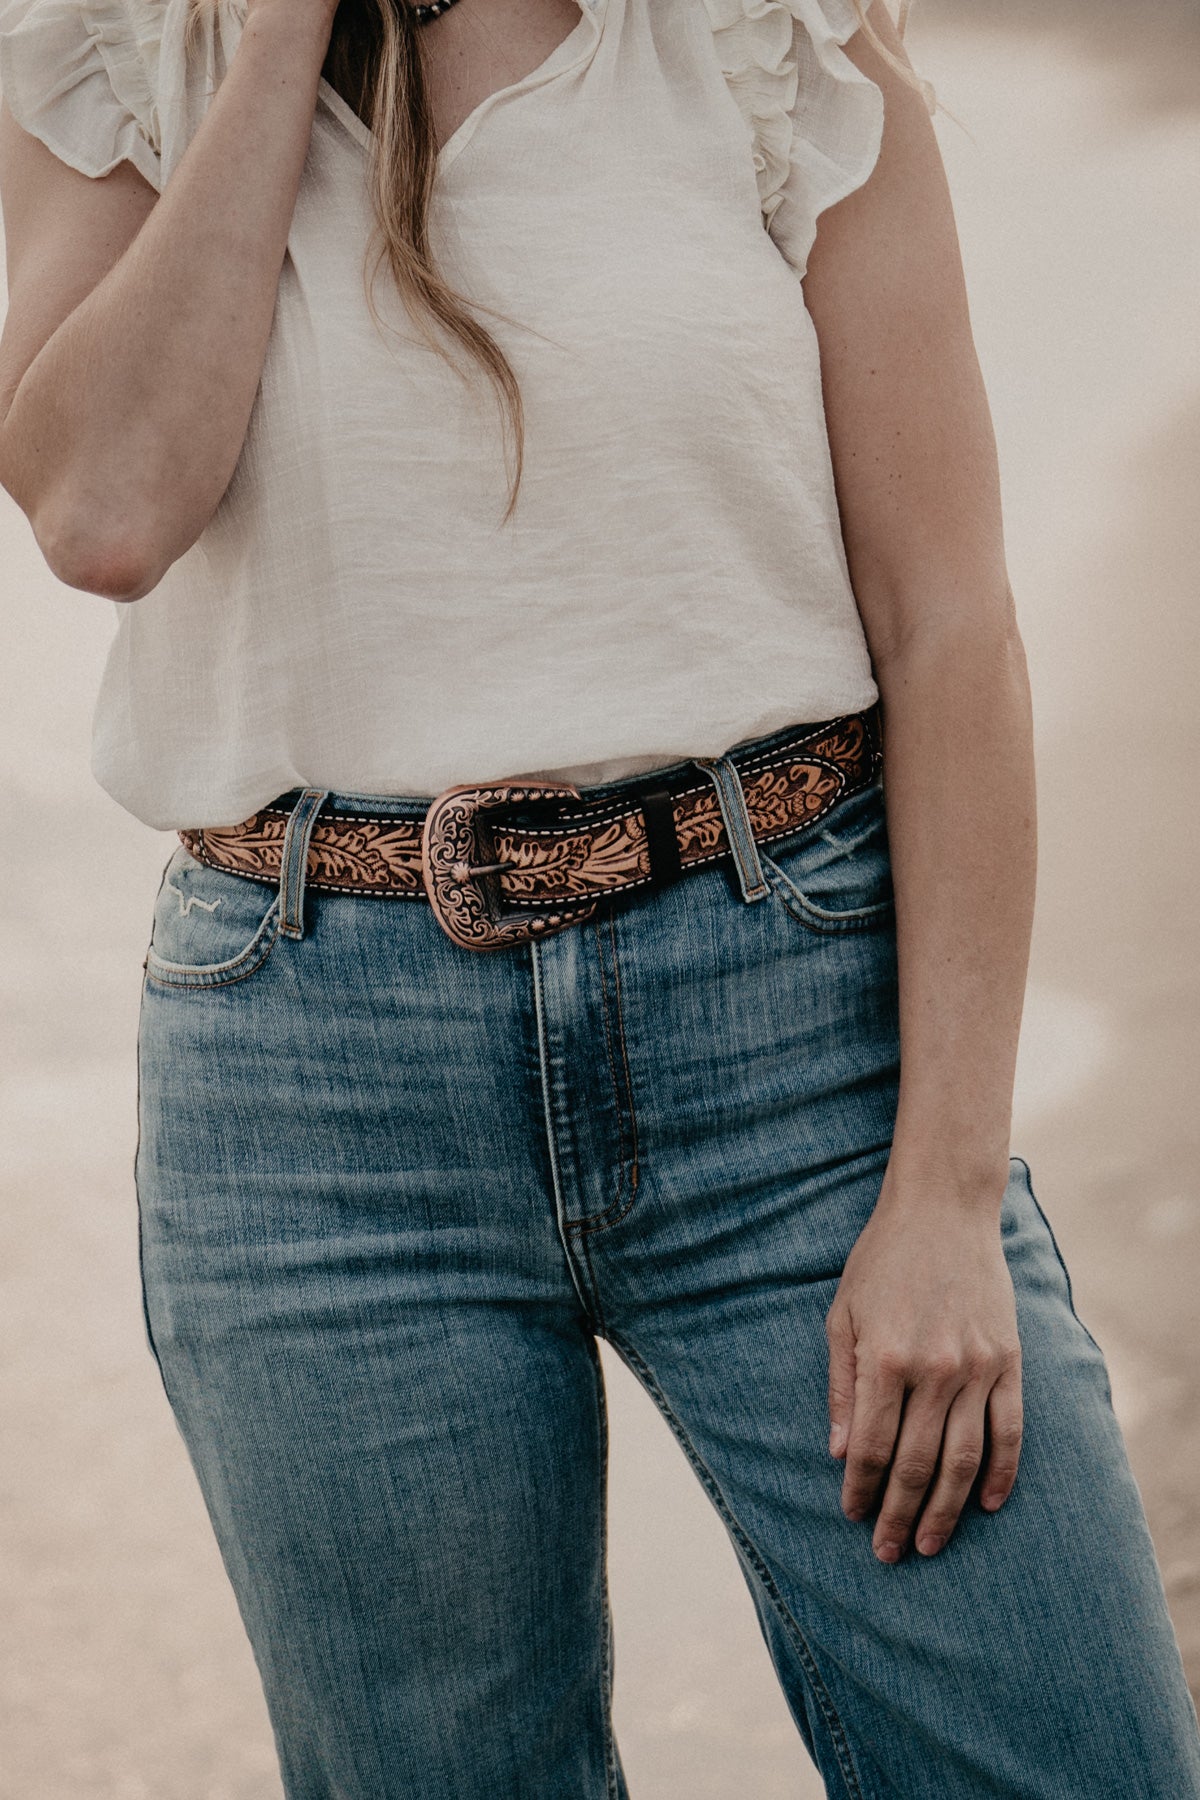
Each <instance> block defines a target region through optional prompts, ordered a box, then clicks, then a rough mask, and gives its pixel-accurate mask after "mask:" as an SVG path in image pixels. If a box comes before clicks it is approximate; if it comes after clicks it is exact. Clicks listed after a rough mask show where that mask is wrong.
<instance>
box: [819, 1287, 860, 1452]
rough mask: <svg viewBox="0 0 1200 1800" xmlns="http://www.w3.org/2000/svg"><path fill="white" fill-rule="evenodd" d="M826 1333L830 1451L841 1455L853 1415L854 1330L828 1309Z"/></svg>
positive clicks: (846, 1320)
mask: <svg viewBox="0 0 1200 1800" xmlns="http://www.w3.org/2000/svg"><path fill="white" fill-rule="evenodd" d="M825 1336H826V1338H827V1340H828V1342H829V1454H830V1456H837V1457H842V1456H844V1455H845V1454H846V1446H847V1444H848V1443H849V1442H850V1424H851V1421H852V1419H853V1418H854V1330H853V1327H852V1326H851V1324H850V1322H849V1320H848V1319H847V1318H846V1317H845V1315H844V1314H841V1313H838V1312H837V1311H836V1310H835V1309H831V1310H830V1312H829V1313H828V1314H827V1316H826V1319H825Z"/></svg>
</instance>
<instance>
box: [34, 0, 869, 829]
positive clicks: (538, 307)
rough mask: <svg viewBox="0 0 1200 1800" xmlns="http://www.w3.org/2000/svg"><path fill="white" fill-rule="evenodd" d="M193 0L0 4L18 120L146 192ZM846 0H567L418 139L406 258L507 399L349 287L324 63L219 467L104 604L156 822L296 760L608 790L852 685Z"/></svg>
mask: <svg viewBox="0 0 1200 1800" xmlns="http://www.w3.org/2000/svg"><path fill="white" fill-rule="evenodd" d="M188 10H189V0H165V3H163V4H158V3H152V0H83V3H82V4H78V3H75V0H0V88H2V89H3V93H4V96H5V98H6V100H7V102H8V104H9V106H10V108H11V109H12V112H13V114H14V116H15V117H16V118H17V120H18V121H19V122H20V123H21V124H22V125H23V126H24V127H25V128H26V129H27V130H29V131H31V132H33V133H34V134H35V135H36V136H37V137H39V138H40V139H41V140H42V141H43V142H44V143H46V144H47V145H48V146H49V147H50V149H51V150H53V151H54V153H55V154H56V155H58V156H59V157H61V158H62V159H63V160H64V161H65V162H67V163H69V164H70V165H71V166H72V167H74V168H77V169H80V170H82V171H83V172H84V173H85V174H88V175H92V176H98V175H101V174H104V173H106V172H107V171H108V170H110V169H111V168H113V167H115V166H116V164H117V163H118V162H120V161H121V160H123V159H125V158H128V159H129V160H130V161H131V162H132V163H133V164H134V165H135V166H136V167H137V168H138V169H139V170H140V171H141V173H142V174H143V175H144V176H145V177H146V179H147V180H149V181H150V182H151V183H152V184H153V185H154V186H155V187H156V188H157V189H159V190H161V188H162V187H163V186H165V184H166V183H167V181H169V179H170V176H171V172H172V170H173V169H174V168H175V167H176V166H177V164H178V162H179V159H180V157H181V156H182V155H183V154H184V152H185V151H186V148H187V145H188V143H189V142H190V141H191V137H192V135H193V134H194V132H195V130H196V128H197V126H198V124H199V123H200V121H201V119H202V118H203V116H204V110H205V107H206V106H207V104H208V103H209V101H210V99H211V96H212V93H213V91H214V90H215V87H216V85H217V83H218V82H219V81H220V79H221V77H222V75H223V73H224V70H225V68H226V67H227V66H228V62H229V59H230V57H231V56H232V55H233V52H234V50H235V48H236V45H237V40H238V35H239V32H240V29H241V23H242V18H243V16H244V15H243V12H242V11H241V10H240V8H239V4H238V0H222V3H221V5H220V6H219V7H218V8H217V9H216V10H215V11H214V12H212V13H211V14H209V15H208V16H207V17H206V18H205V19H204V20H203V22H202V29H201V30H200V31H199V32H197V33H196V35H195V40H194V43H193V47H192V48H191V49H190V51H187V52H186V53H185V45H184V27H185V24H186V21H187V16H188ZM857 25H858V17H857V14H856V12H855V9H854V7H853V5H852V4H851V0H580V19H579V23H578V25H577V26H576V27H575V28H574V30H573V31H572V32H571V34H570V36H569V37H568V38H567V39H566V41H565V42H564V43H562V44H560V45H559V47H558V49H557V50H556V51H554V53H553V54H552V55H551V56H550V57H549V58H548V59H547V61H546V62H545V63H544V64H543V65H542V66H541V67H540V68H539V69H538V70H536V71H534V73H533V74H531V75H530V76H528V77H527V78H526V79H525V80H523V81H521V82H518V83H516V84H514V85H513V86H512V87H509V88H505V89H502V90H501V91H500V92H499V93H498V94H495V95H493V96H492V97H491V98H490V99H489V100H487V101H485V102H484V103H483V105H482V106H480V107H478V108H476V110H475V112H474V113H472V115H471V116H470V118H469V119H467V120H466V121H465V122H464V124H463V125H462V126H461V127H460V128H459V130H458V131H457V132H455V134H454V136H453V137H452V139H451V140H450V142H449V143H448V144H447V145H446V146H445V147H444V148H443V152H442V155H441V158H440V162H439V170H438V180H437V187H436V191H435V197H434V207H433V217H432V231H433V242H434V247H435V250H436V252H437V254H438V256H439V259H440V261H441V263H442V266H443V268H444V269H445V270H446V272H447V274H448V276H449V277H450V279H451V280H452V281H454V282H455V284H456V285H457V287H458V288H459V290H460V292H462V293H464V294H465V295H466V296H468V297H469V298H470V299H472V300H475V301H478V302H480V303H482V304H484V305H486V306H488V307H494V308H497V309H499V313H500V314H503V315H504V317H498V316H496V315H495V314H493V313H485V314H484V315H483V317H484V318H485V320H486V322H487V323H488V325H489V327H490V328H491V329H492V330H493V331H494V333H495V335H496V337H497V339H498V341H499V342H500V343H501V344H502V346H503V348H504V350H505V351H506V353H507V354H508V356H509V358H510V360H511V361H512V364H513V367H514V369H515V371H516V373H517V376H518V378H519V380H520V382H521V385H522V391H523V395H524V399H525V406H526V413H527V440H526V466H525V475H524V481H523V486H522V492H521V496H520V499H519V502H518V506H517V510H516V513H515V515H514V516H513V518H512V519H511V520H510V521H509V523H508V524H507V525H504V526H502V525H501V524H500V520H501V516H502V514H503V511H504V507H505V504H506V501H507V481H508V475H507V471H506V469H505V466H504V459H503V450H502V435H501V428H500V419H499V414H498V411H497V409H496V406H495V402H494V398H493V396H492V393H491V389H490V386H489V385H488V384H487V383H486V381H485V380H484V378H483V377H482V374H481V375H480V376H479V377H478V378H473V379H472V381H471V382H470V383H465V382H464V381H463V380H462V379H461V378H460V377H459V376H458V375H456V374H455V373H454V372H453V370H451V369H449V368H447V366H446V365H445V364H444V362H443V361H442V360H441V359H439V358H437V357H436V356H434V355H433V354H432V353H431V352H430V351H429V350H428V349H427V348H426V346H425V345H424V344H423V343H422V341H421V339H420V337H419V335H418V333H417V332H416V330H415V329H414V328H413V326H412V324H411V322H410V321H409V320H408V319H407V317H406V315H405V312H404V309H403V307H402V305H401V303H400V301H399V299H398V297H397V296H396V295H395V293H394V291H393V290H392V289H391V288H390V287H389V286H388V284H387V281H386V278H385V277H381V278H380V280H379V281H378V282H377V285H376V300H377V304H378V306H379V309H380V311H381V313H382V315H383V318H384V321H385V324H386V331H385V333H384V334H380V333H379V332H378V331H377V330H376V328H375V326H374V324H373V322H372V320H371V318H370V314H369V312H368V309H367V304H366V298H365V294H364V291H363V259H364V251H365V249H366V244H367V239H368V235H369V230H370V223H371V218H370V208H369V202H368V197H367V193H366V187H365V183H364V179H363V176H364V169H365V164H366V156H367V152H368V150H369V146H370V143H371V138H370V133H369V132H368V131H367V129H366V127H365V126H364V125H363V124H362V122H361V120H359V119H358V118H357V116H356V115H355V114H354V112H353V111H352V110H351V109H350V107H349V106H348V105H347V104H346V103H345V101H343V100H342V99H341V97H340V96H339V95H338V94H336V93H335V92H334V90H333V89H332V88H330V87H329V86H328V84H327V83H325V82H322V84H321V91H320V98H319V102H318V106H317V111H316V116H315V118H314V121H313V132H312V139H311V143H310V148H309V155H308V160H307V163H306V166H305V171H304V177H303V180H302V184H301V189H300V194H299V197H298V200H297V205H296V210H295V215H294V218H293V222H292V228H291V234H290V238H289V244H288V254H287V257H286V260H285V264H284V268H283V271H282V276H281V280H280V287H279V298H278V305H277V309H276V316H275V322H274V327H273V331H272V336H271V340H270V344H269V347H268V353H267V359H266V364H265V367H264V370H263V376H262V382H261V386H260V390H259V394H258V398H257V401H256V404H255V407H254V411H253V415H252V418H251V422H250V428H249V431H248V433H247V437H246V441H245V445H244V447H243V451H242V455H241V458H240V460H239V463H238V466H237V469H236V471H235V474H234V478H233V480H232V482H231V483H230V486H229V489H228V490H227V492H226V494H225V496H224V498H223V500H222V502H221V504H220V506H219V508H218V509H217V512H216V513H215V515H214V517H213V519H212V520H211V521H210V523H209V525H208V526H207V527H206V529H205V531H204V532H203V533H202V535H201V537H200V538H199V540H198V541H197V543H196V544H195V545H194V546H193V547H192V548H191V549H190V550H189V551H188V552H187V554H186V555H184V556H183V557H181V558H180V559H179V561H178V562H176V563H175V564H174V566H173V567H172V568H171V569H170V570H169V571H168V573H167V575H166V576H165V577H164V579H163V580H162V581H161V582H160V583H159V585H158V587H156V588H155V590H154V592H153V593H152V594H150V595H148V596H147V597H146V598H144V599H143V600H141V601H138V602H136V603H134V604H132V605H125V606H121V607H118V608H117V609H116V611H117V619H118V625H117V634H116V638H115V640H114V643H113V646H112V650H111V653H110V656H109V660H108V663H107V667H106V669H105V674H104V679H103V682H102V686H101V691H100V695H99V699H98V702H97V708H96V715H95V747H94V759H93V767H94V770H95V773H96V776H97V778H98V780H99V781H100V782H101V783H102V784H103V786H104V787H105V788H106V789H107V790H108V791H109V792H110V793H111V794H112V795H113V796H114V797H115V798H116V799H117V800H118V801H119V802H120V803H121V804H122V805H123V806H125V807H127V808H128V809H129V810H130V811H131V812H133V813H134V814H136V815H137V816H138V817H140V818H142V819H144V820H146V821H147V822H148V823H149V824H151V825H154V826H157V827H161V828H173V827H177V826H202V825H220V824H231V823H234V822H236V821H237V820H239V819H241V818H243V817H245V816H246V815H247V814H248V813H250V812H252V811H254V810H255V809H256V808H257V807H259V806H261V805H262V804H264V803H265V802H266V801H268V800H270V799H272V798H273V797H275V796H276V795H277V794H279V793H281V792H283V791H285V790H287V789H288V788H292V787H295V786H298V785H301V784H305V785H317V786H322V787H328V788H332V789H334V790H336V791H339V792H344V793H345V792H354V793H390V794H401V793H402V794H414V795H423V794H425V795H428V794H433V793H436V792H438V791H439V790H440V789H441V788H443V787H445V786H447V785H449V784H450V783H452V782H457V781H476V780H484V779H487V778H490V777H498V776H506V775H537V774H551V773H553V774H557V775H560V776H566V777H568V778H570V779H574V780H576V781H583V782H594V781H602V780H608V779H612V778H614V777H616V776H620V775H625V774H631V773H635V772H638V771H640V770H643V769H649V768H652V767H655V766H657V765H660V764H662V763H665V762H668V761H671V760H674V759H676V758H680V757H685V756H693V755H712V754H716V753H719V752H720V751H723V750H725V749H726V748H727V747H729V746H730V745H731V744H733V743H735V742H738V741H741V740H743V739H746V738H750V737H755V736H759V735H761V734H763V733H765V732H768V731H772V730H775V729H776V728H778V727H780V726H782V725H786V724H790V723H792V722H800V721H805V720H810V719H822V718H827V717H830V716H832V715H834V714H836V713H839V712H842V711H846V710H851V709H855V708H858V707H862V706H866V705H868V704H870V702H871V701H872V700H874V699H875V697H876V688H875V684H874V681H873V679H872V673H871V667H870V660H869V657H868V654H867V649H866V644H865V640H864V638H863V634H862V629H861V625H860V622H859V618H858V614H857V610H856V607H855V603H854V596H853V593H852V591H851V588H850V583H849V578H848V574H847V570H846V562H845V552H844V548H843V544H842V537H841V529H840V521H839V518H838V510H837V501H836V496H835V492H834V484H833V474H832V468H831V465H830V459H829V450H828V442H827V438H826V432H825V419H824V413H823V408H822V399H821V386H820V370H819V362H818V352H817V342H816V336H815V332H814V330H813V328H812V323H811V320H810V318H809V315H808V313H807V311H806V309H805V306H804V298H803V290H802V287H801V281H800V277H801V276H802V275H803V272H804V269H805V266H806V263H807V258H808V254H809V251H810V248H811V245H812V241H813V237H814V235H815V231H816V223H817V218H818V215H819V214H820V212H821V211H822V209H823V208H824V207H826V206H829V205H832V204H833V203H834V202H835V201H837V200H839V199H841V198H842V197H843V196H844V195H846V194H847V193H849V192H851V191H852V190H853V189H854V188H855V187H857V186H859V185H860V184H861V183H862V182H863V181H864V180H865V179H866V178H867V176H868V175H869V173H870V171H871V169H872V167H873V166H874V163H875V160H876V158H877V156H878V151H879V143H880V136H881V128H882V116H883V100H882V95H881V93H880V91H879V89H878V88H877V87H876V86H875V84H874V83H873V82H871V81H869V80H868V79H867V78H866V77H865V76H863V75H862V74H861V73H860V72H859V71H858V70H857V69H856V68H855V67H854V65H853V64H852V63H851V62H850V60H849V59H848V58H847V57H846V56H845V55H844V54H843V52H842V50H841V47H840V46H841V45H842V44H843V43H844V42H845V41H846V39H847V38H848V37H849V36H850V35H851V33H852V32H853V31H854V30H855V29H856V28H857Z"/></svg>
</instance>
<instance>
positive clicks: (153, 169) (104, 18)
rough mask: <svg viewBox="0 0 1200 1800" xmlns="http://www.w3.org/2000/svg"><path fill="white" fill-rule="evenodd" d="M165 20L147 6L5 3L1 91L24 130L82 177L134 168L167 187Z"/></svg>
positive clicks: (127, 1)
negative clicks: (162, 97)
mask: <svg viewBox="0 0 1200 1800" xmlns="http://www.w3.org/2000/svg"><path fill="white" fill-rule="evenodd" d="M166 14H167V8H166V7H165V6H161V5H158V6H156V5H150V4H147V3H146V0H87V3H86V4H83V5H80V4H78V3H77V0H0V92H2V93H3V95H4V98H5V100H6V101H7V103H8V106H9V108H10V110H11V112H12V115H13V117H14V118H15V119H16V121H17V123H18V125H20V126H21V127H22V128H23V129H24V130H25V131H28V132H29V133H30V134H31V135H32V136H34V137H36V138H38V139H40V141H41V142H42V143H44V144H45V145H46V147H47V148H48V149H50V150H52V151H53V152H54V154H55V155H56V156H57V157H58V158H59V159H60V161H62V162H65V163H67V164H68V165H69V166H70V167H71V168H73V169H77V170H79V172H80V173H81V174H83V175H89V176H92V177H98V176H101V175H107V174H109V172H110V171H111V170H112V169H115V168H116V166H117V164H118V163H120V162H125V161H128V162H131V163H132V164H133V166H134V168H135V169H137V171H138V173H139V174H141V175H143V176H144V177H145V179H146V180H147V181H148V182H149V183H150V184H151V186H152V187H153V188H155V189H156V190H159V189H161V185H162V176H161V150H162V136H161V129H160V121H159V105H158V60H159V50H160V45H161V41H162V30H163V25H164V23H165V19H166Z"/></svg>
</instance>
